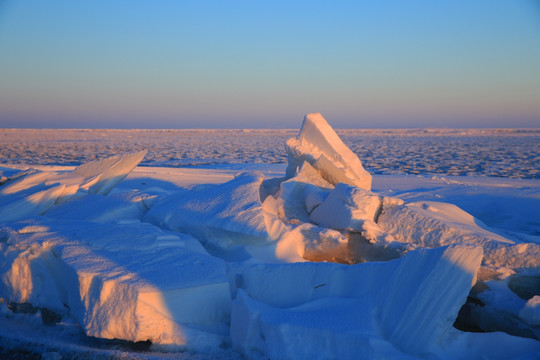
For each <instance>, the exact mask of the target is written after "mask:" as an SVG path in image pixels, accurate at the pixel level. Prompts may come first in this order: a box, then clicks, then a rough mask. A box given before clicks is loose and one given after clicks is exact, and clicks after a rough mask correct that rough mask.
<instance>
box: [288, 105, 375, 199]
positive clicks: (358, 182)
mask: <svg viewBox="0 0 540 360" xmlns="http://www.w3.org/2000/svg"><path fill="white" fill-rule="evenodd" d="M285 149H286V150H287V154H288V162H289V165H288V167H287V177H288V178H291V177H293V176H294V175H295V174H296V172H297V170H298V168H300V166H302V163H303V162H304V161H306V162H308V163H310V164H311V165H312V166H313V167H314V168H315V169H317V170H318V171H319V172H320V173H321V175H322V177H323V178H324V179H325V180H327V181H328V182H330V183H331V184H333V185H335V184H337V183H340V182H343V183H346V184H350V185H354V186H358V187H360V188H362V189H365V190H370V189H371V175H370V174H369V173H368V172H367V171H366V170H364V167H363V166H362V163H361V162H360V160H359V159H358V157H357V156H356V155H355V154H354V153H353V152H352V151H351V150H350V149H349V148H348V147H347V146H346V145H345V144H344V143H343V141H341V139H340V138H339V136H338V135H337V134H336V132H335V131H334V129H332V127H331V126H330V125H329V124H328V123H327V122H326V120H325V119H324V118H323V116H322V115H321V114H318V113H317V114H315V113H313V114H307V115H306V116H305V117H304V122H303V123H302V128H301V129H300V133H299V134H298V136H297V137H296V138H291V139H289V140H287V143H286V144H285Z"/></svg>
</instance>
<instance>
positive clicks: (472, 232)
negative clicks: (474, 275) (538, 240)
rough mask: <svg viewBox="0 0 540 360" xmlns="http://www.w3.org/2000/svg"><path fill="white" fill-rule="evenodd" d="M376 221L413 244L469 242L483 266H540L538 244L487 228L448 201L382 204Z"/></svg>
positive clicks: (539, 246) (420, 245)
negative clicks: (477, 248) (516, 240)
mask: <svg viewBox="0 0 540 360" xmlns="http://www.w3.org/2000/svg"><path fill="white" fill-rule="evenodd" d="M378 225H379V226H380V227H381V228H382V229H383V230H384V231H386V232H387V233H388V234H390V235H391V236H392V237H393V238H394V239H395V240H396V241H399V242H403V243H409V244H411V246H413V247H418V248H423V247H428V248H431V247H438V246H443V245H449V244H469V245H475V246H481V247H482V248H483V249H484V259H483V262H482V265H483V266H487V267H489V268H492V269H497V268H500V267H506V268H510V269H515V270H519V269H531V270H532V269H535V271H537V272H538V271H539V270H540V245H539V244H534V243H521V244H519V243H518V244H516V243H514V242H513V241H511V240H509V239H507V238H505V237H502V236H500V235H498V234H495V233H493V232H490V231H488V230H486V229H485V228H486V226H485V225H484V224H482V223H481V222H480V221H479V220H477V219H475V218H474V217H473V216H472V215H470V214H468V213H467V212H465V211H463V210H461V209H460V208H458V207H457V206H455V205H453V204H448V203H441V202H432V201H421V202H414V203H406V204H403V205H399V204H393V205H392V204H389V205H383V209H382V213H381V215H380V216H379V221H378Z"/></svg>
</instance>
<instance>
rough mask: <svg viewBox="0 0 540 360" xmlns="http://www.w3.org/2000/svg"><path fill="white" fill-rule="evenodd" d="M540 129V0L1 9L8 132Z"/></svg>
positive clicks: (44, 4) (69, 4)
mask: <svg viewBox="0 0 540 360" xmlns="http://www.w3.org/2000/svg"><path fill="white" fill-rule="evenodd" d="M308 112H321V113H323V115H324V116H325V117H326V119H327V120H328V121H329V122H330V123H331V124H332V125H333V126H335V127H340V128H411V127H412V128H415V127H540V1H537V0H527V1H525V0H523V1H522V0H453V1H445V2H442V1H432V0H424V1H418V0H411V1H403V0H395V1H385V0H382V1H340V2H330V1H324V2H323V1H219V2H218V1H173V0H171V1H164V0H152V1H149V0H147V1H137V0H126V1H119V0H92V1H83V0H73V1H68V0H63V1H60V0H48V1H30V0H0V127H37V128H58V127H60V128H298V127H299V126H300V123H301V121H302V118H303V115H304V114H306V113H308Z"/></svg>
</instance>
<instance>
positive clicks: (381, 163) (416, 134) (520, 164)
mask: <svg viewBox="0 0 540 360" xmlns="http://www.w3.org/2000/svg"><path fill="white" fill-rule="evenodd" d="M297 131H298V130H296V129H276V130H272V129H184V130H168V129H163V130H116V129H109V130H107V129H93V130H90V129H1V130H0V145H1V146H0V163H4V164H35V165H79V164H81V163H85V162H89V161H92V160H95V159H99V158H103V157H108V156H111V155H112V154H125V153H131V152H135V151H140V150H144V149H148V150H149V152H148V154H147V156H146V157H145V159H144V161H143V162H142V163H141V165H142V166H161V167H184V166H196V167H201V166H202V167H212V166H214V165H222V166H223V165H225V164H231V165H230V166H234V165H233V164H242V163H261V164H285V163H286V162H287V158H286V153H285V149H284V146H283V144H284V142H285V141H286V140H287V139H288V138H290V137H294V136H295V135H296V133H297ZM337 133H338V134H339V136H340V137H341V138H342V139H343V141H344V142H345V144H346V145H347V146H349V147H350V148H351V150H353V152H355V153H356V154H357V155H358V157H359V158H360V159H361V161H362V163H363V164H364V167H365V168H366V169H367V170H368V171H369V172H371V173H372V174H382V175H390V174H394V175H395V174H415V175H416V174H440V175H452V176H496V177H508V178H521V179H539V178H540V129H384V130H383V129H365V130H362V129H342V130H337Z"/></svg>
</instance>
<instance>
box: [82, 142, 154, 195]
mask: <svg viewBox="0 0 540 360" xmlns="http://www.w3.org/2000/svg"><path fill="white" fill-rule="evenodd" d="M146 153H147V150H143V151H139V152H137V153H134V154H131V155H125V156H112V157H110V158H107V159H103V160H96V161H92V162H89V163H86V164H83V165H80V166H78V167H77V168H75V170H73V174H75V175H79V176H82V177H84V178H85V183H84V184H83V185H82V186H81V187H82V188H84V189H87V190H88V192H89V193H91V194H102V195H107V194H108V193H109V192H110V191H111V190H112V189H113V188H114V187H115V186H116V185H117V184H118V183H119V182H120V181H122V180H123V179H124V178H125V177H126V176H127V175H128V174H129V173H130V172H131V171H132V170H133V169H135V168H136V167H137V165H139V163H140V162H141V161H142V159H143V158H144V156H145V155H146Z"/></svg>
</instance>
